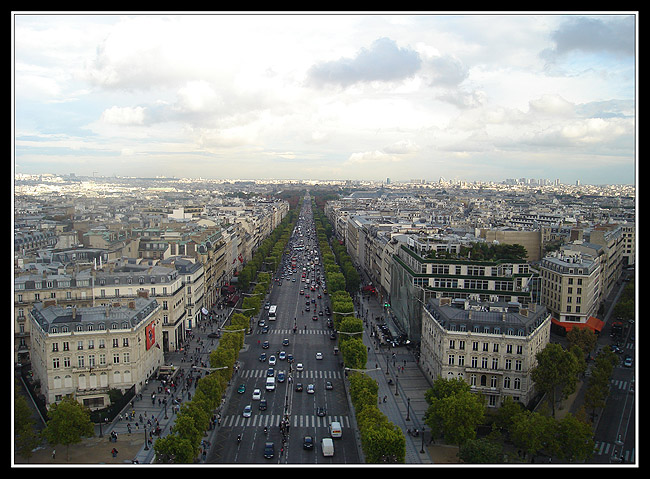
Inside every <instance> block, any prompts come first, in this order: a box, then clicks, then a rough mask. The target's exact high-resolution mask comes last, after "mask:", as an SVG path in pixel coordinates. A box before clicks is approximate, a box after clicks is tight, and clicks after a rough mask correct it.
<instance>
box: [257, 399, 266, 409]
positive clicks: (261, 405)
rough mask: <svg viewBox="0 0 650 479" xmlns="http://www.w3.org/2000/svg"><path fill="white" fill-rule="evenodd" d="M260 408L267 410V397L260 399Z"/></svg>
mask: <svg viewBox="0 0 650 479" xmlns="http://www.w3.org/2000/svg"><path fill="white" fill-rule="evenodd" d="M259 408H260V411H266V399H260V404H259Z"/></svg>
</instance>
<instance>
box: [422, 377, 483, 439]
mask: <svg viewBox="0 0 650 479" xmlns="http://www.w3.org/2000/svg"><path fill="white" fill-rule="evenodd" d="M424 397H425V399H426V401H427V402H428V403H429V408H428V409H427V412H426V413H425V415H424V421H425V423H426V424H427V425H428V426H429V427H430V428H431V433H432V434H433V435H434V437H435V436H436V435H442V436H444V439H445V442H446V443H448V444H457V445H459V446H461V445H463V444H464V443H465V442H466V441H468V440H470V439H474V437H475V436H476V428H477V427H478V425H479V424H481V423H482V421H483V418H484V417H485V404H484V400H483V396H480V395H478V394H474V393H472V392H471V391H470V388H469V385H468V384H467V383H466V382H465V381H463V380H462V379H457V378H456V379H443V378H438V379H437V380H436V381H435V382H434V384H433V387H432V388H431V389H429V390H427V391H426V392H425V395H424Z"/></svg>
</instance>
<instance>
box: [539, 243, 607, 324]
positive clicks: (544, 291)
mask: <svg viewBox="0 0 650 479" xmlns="http://www.w3.org/2000/svg"><path fill="white" fill-rule="evenodd" d="M576 246H577V245H576ZM579 246H580V247H581V248H583V249H590V250H591V251H596V252H597V251H599V250H600V248H598V246H597V245H591V246H590V245H588V244H585V243H583V242H579ZM569 248H570V246H567V248H565V249H562V250H560V251H557V252H553V253H551V254H549V255H548V256H546V257H544V258H543V259H542V260H541V262H540V265H539V267H540V279H541V300H542V302H543V303H544V304H545V305H546V307H547V308H548V309H549V311H550V313H551V315H552V317H553V326H554V330H557V331H558V332H559V333H564V332H567V331H569V330H571V329H572V328H573V327H588V328H590V329H592V330H593V331H595V332H600V330H601V329H602V327H603V321H601V320H600V319H598V318H596V314H597V313H598V308H599V307H600V302H601V299H602V297H601V295H602V290H601V281H602V279H603V278H602V276H601V272H602V271H601V265H600V258H601V256H599V255H590V254H587V253H585V252H581V251H579V250H572V249H569Z"/></svg>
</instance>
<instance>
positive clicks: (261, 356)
mask: <svg viewBox="0 0 650 479" xmlns="http://www.w3.org/2000/svg"><path fill="white" fill-rule="evenodd" d="M259 360H260V362H264V361H266V353H262V354H260V357H259Z"/></svg>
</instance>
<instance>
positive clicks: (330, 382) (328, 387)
mask: <svg viewBox="0 0 650 479" xmlns="http://www.w3.org/2000/svg"><path fill="white" fill-rule="evenodd" d="M325 389H334V386H333V385H332V381H325Z"/></svg>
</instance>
